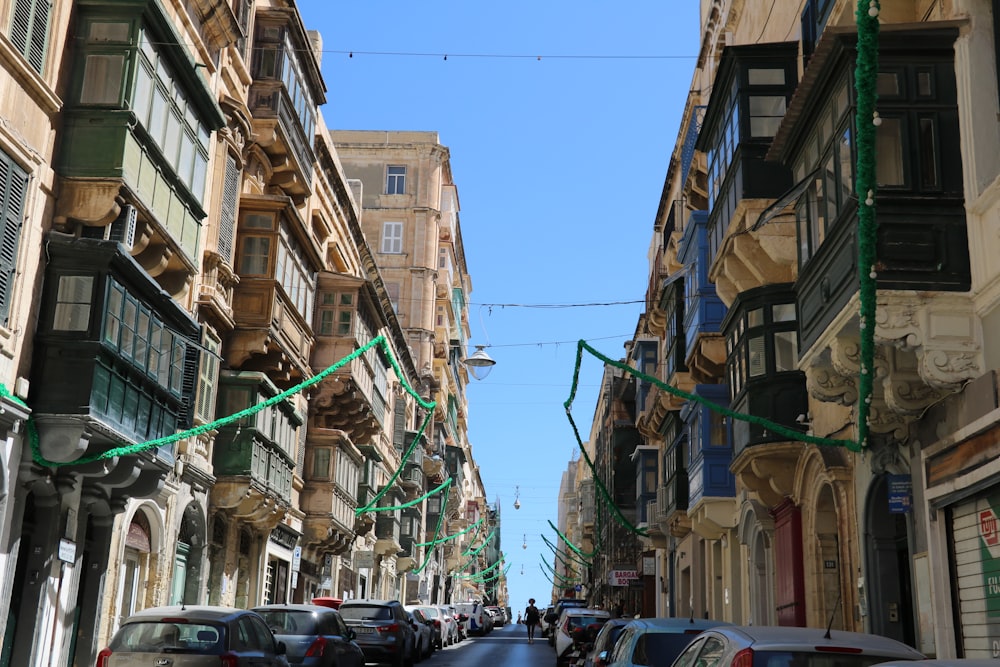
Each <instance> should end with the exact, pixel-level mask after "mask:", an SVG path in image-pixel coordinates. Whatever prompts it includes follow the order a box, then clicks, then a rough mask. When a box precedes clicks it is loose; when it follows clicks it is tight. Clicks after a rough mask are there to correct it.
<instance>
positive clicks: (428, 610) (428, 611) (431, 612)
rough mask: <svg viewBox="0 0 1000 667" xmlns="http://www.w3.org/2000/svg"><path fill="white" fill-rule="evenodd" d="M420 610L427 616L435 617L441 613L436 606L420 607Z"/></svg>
mask: <svg viewBox="0 0 1000 667" xmlns="http://www.w3.org/2000/svg"><path fill="white" fill-rule="evenodd" d="M420 611H422V612H424V615H426V616H427V618H437V617H438V616H440V615H441V611H440V610H439V609H437V608H436V607H421V608H420Z"/></svg>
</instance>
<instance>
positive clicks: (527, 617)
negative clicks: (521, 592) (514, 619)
mask: <svg viewBox="0 0 1000 667" xmlns="http://www.w3.org/2000/svg"><path fill="white" fill-rule="evenodd" d="M541 618H542V614H541V613H540V612H539V611H538V607H536V606H535V598H529V599H528V608H527V609H525V610H524V624H525V625H526V626H527V628H528V643H529V644H534V643H535V626H537V625H538V624H539V621H540V620H541Z"/></svg>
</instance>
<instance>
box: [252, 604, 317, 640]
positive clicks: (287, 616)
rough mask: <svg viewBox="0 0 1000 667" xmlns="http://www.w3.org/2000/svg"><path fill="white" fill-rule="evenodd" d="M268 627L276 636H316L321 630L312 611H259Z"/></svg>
mask: <svg viewBox="0 0 1000 667" xmlns="http://www.w3.org/2000/svg"><path fill="white" fill-rule="evenodd" d="M257 613H258V614H260V615H261V616H262V617H263V618H264V622H265V623H267V627H269V628H271V632H273V633H274V634H276V635H316V634H319V630H318V627H317V623H316V617H315V616H314V615H313V613H312V612H310V611H286V610H284V609H258V610H257Z"/></svg>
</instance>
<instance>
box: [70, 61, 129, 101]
mask: <svg viewBox="0 0 1000 667" xmlns="http://www.w3.org/2000/svg"><path fill="white" fill-rule="evenodd" d="M124 67H125V56H123V55H117V56H115V55H100V54H92V55H89V56H87V64H86V67H85V68H84V72H83V88H82V89H81V90H80V104H118V102H119V94H120V92H121V88H122V69H124Z"/></svg>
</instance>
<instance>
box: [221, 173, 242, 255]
mask: <svg viewBox="0 0 1000 667" xmlns="http://www.w3.org/2000/svg"><path fill="white" fill-rule="evenodd" d="M239 197H240V169H239V167H238V166H236V158H234V157H233V156H232V155H227V156H226V175H225V177H224V182H223V185H222V206H221V208H222V210H221V211H220V213H219V240H218V243H217V245H218V250H219V255H220V256H221V257H222V259H223V260H224V261H226V262H227V263H228V264H230V265H231V264H232V263H233V237H234V230H235V229H236V207H237V205H238V204H239Z"/></svg>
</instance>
